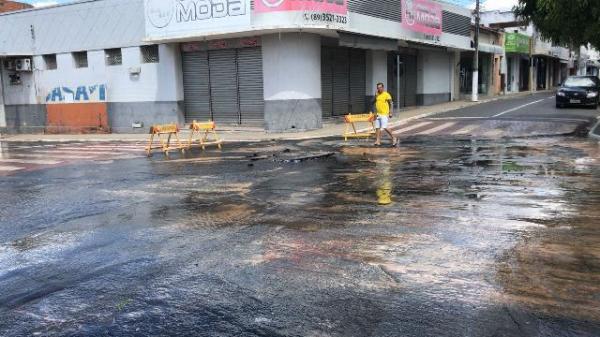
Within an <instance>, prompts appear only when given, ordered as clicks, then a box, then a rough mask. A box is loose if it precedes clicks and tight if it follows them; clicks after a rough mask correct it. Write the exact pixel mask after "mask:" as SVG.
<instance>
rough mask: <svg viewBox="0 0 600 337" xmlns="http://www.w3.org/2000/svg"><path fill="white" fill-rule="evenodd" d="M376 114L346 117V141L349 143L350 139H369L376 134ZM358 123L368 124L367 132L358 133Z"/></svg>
mask: <svg viewBox="0 0 600 337" xmlns="http://www.w3.org/2000/svg"><path fill="white" fill-rule="evenodd" d="M374 121H375V114H373V113H368V114H358V115H352V114H349V115H346V116H344V122H345V123H346V130H345V131H344V135H343V136H344V141H348V138H350V137H354V138H369V137H371V136H372V135H373V134H374V133H375V124H374ZM358 123H368V125H367V129H366V130H361V131H357V124H358Z"/></svg>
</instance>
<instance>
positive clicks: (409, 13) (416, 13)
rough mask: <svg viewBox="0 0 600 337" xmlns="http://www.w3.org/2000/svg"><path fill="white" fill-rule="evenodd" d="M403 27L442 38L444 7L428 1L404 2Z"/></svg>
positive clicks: (407, 0) (409, 0)
mask: <svg viewBox="0 0 600 337" xmlns="http://www.w3.org/2000/svg"><path fill="white" fill-rule="evenodd" d="M402 26H403V27H405V28H407V29H410V30H412V31H415V32H420V33H425V34H427V35H430V36H440V35H442V6H441V5H440V4H437V3H435V2H432V1H428V0H402Z"/></svg>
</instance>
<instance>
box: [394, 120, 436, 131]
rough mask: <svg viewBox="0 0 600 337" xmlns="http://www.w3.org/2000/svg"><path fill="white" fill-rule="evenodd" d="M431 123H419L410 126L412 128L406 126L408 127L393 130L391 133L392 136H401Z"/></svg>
mask: <svg viewBox="0 0 600 337" xmlns="http://www.w3.org/2000/svg"><path fill="white" fill-rule="evenodd" d="M431 123H432V122H421V123H418V124H415V125H412V126H408V127H405V128H402V129H399V130H395V131H393V133H394V134H401V133H404V132H408V131H412V130H416V129H419V128H422V127H424V126H427V125H429V124H431Z"/></svg>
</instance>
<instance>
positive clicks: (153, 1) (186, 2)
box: [144, 0, 251, 37]
mask: <svg viewBox="0 0 600 337" xmlns="http://www.w3.org/2000/svg"><path fill="white" fill-rule="evenodd" d="M144 4H145V12H146V35H147V36H159V37H168V36H170V35H174V34H181V33H185V34H190V33H206V32H211V31H212V32H220V31H222V30H223V29H224V28H231V27H250V14H251V13H250V0H145V3H144Z"/></svg>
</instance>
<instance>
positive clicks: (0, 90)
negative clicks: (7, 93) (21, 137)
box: [0, 59, 6, 128]
mask: <svg viewBox="0 0 600 337" xmlns="http://www.w3.org/2000/svg"><path fill="white" fill-rule="evenodd" d="M1 63H2V59H0V64H1ZM2 75H3V74H2V70H1V69H0V128H4V127H6V112H5V110H4V85H2V83H3V82H4V81H3V76H2Z"/></svg>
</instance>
